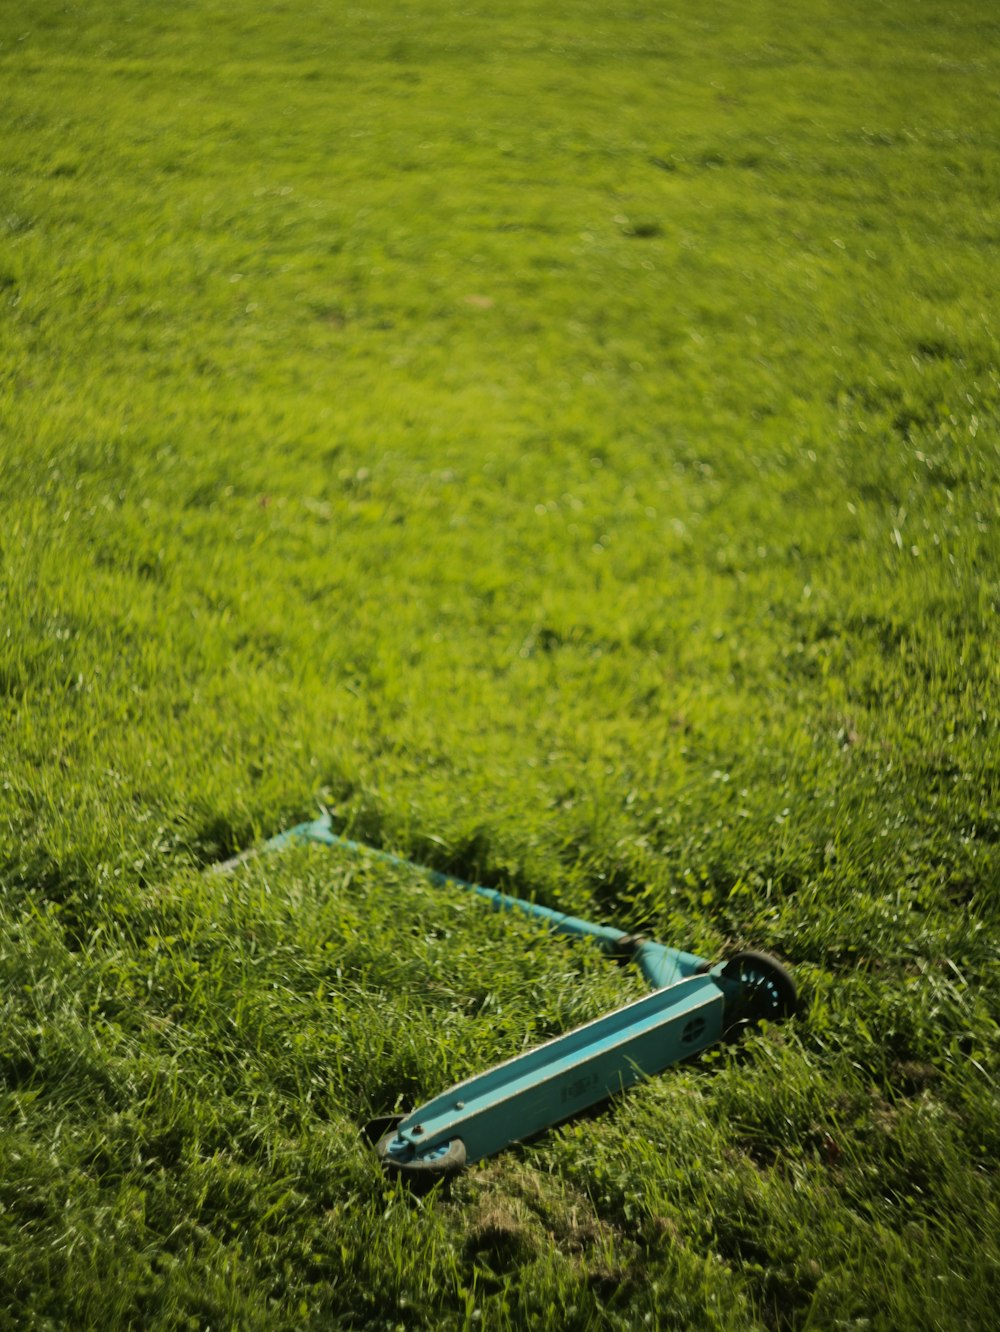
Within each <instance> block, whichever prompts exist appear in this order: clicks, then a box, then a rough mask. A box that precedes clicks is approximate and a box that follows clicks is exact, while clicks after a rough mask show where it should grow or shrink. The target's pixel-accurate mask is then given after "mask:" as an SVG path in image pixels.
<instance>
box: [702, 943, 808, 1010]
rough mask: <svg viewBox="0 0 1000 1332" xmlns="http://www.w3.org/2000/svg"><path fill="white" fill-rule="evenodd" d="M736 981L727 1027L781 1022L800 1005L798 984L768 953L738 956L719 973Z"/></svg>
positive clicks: (731, 959)
mask: <svg viewBox="0 0 1000 1332" xmlns="http://www.w3.org/2000/svg"><path fill="white" fill-rule="evenodd" d="M720 974H721V975H722V976H724V977H725V978H726V980H728V981H735V982H737V986H736V987H734V990H735V992H734V993H733V994H732V997H731V998H728V1000H727V1003H726V1024H727V1026H729V1027H733V1026H737V1025H739V1026H752V1025H753V1024H754V1023H755V1022H760V1021H762V1020H765V1021H767V1022H778V1021H780V1019H781V1018H787V1017H791V1016H792V1014H793V1013H794V1012H795V1009H796V1006H797V1004H798V994H797V992H796V989H795V982H794V981H793V980H792V978H791V976H790V975H789V974H788V972H787V971H786V970H785V968H784V967H783V966H782V965H781V963H780V962H779V961H778V960H777V958H774V957H771V956H770V955H769V954H767V953H754V952H748V953H737V954H736V955H735V956H734V957H731V958H730V959H729V961H728V962H727V963H726V964H725V966H724V967H723V968H722V971H721V973H720Z"/></svg>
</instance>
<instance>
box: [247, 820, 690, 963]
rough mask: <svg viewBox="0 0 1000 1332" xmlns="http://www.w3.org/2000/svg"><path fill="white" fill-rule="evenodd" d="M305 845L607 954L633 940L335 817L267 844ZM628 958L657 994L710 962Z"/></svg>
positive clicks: (657, 954)
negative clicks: (379, 844)
mask: <svg viewBox="0 0 1000 1332" xmlns="http://www.w3.org/2000/svg"><path fill="white" fill-rule="evenodd" d="M302 842H321V843H322V844H323V845H325V846H335V847H339V848H340V849H341V850H343V851H348V852H350V853H351V855H355V856H366V857H368V858H369V859H372V860H380V861H382V862H383V863H384V864H387V865H394V866H396V868H397V869H405V870H409V871H411V872H414V873H417V874H422V875H423V877H424V878H425V879H426V880H427V881H428V883H432V884H434V886H435V887H437V888H460V889H461V890H462V891H463V892H468V893H474V894H475V895H476V896H477V897H480V898H482V899H483V900H484V901H486V902H489V904H490V906H491V907H492V908H493V910H494V911H517V912H520V913H521V914H522V915H526V916H532V917H533V918H534V919H536V920H541V921H544V922H545V923H546V924H547V925H548V926H549V928H550V929H552V930H554V931H555V932H556V933H558V934H571V935H575V936H577V937H581V938H589V939H595V940H596V941H597V943H598V944H599V945H600V946H601V948H603V949H604V951H605V952H607V953H613V954H615V953H619V952H620V950H621V947H622V944H623V941H627V940H631V938H632V936H631V935H629V934H627V933H626V932H625V931H624V930H616V929H614V928H613V927H612V926H610V925H595V924H593V922H591V921H589V920H581V919H580V918H579V917H578V916H570V915H569V914H567V913H566V912H565V911H556V910H554V909H553V908H552V907H547V906H543V905H542V904H541V903H540V902H529V901H526V900H525V899H524V898H523V897H512V896H511V895H510V894H509V893H501V892H499V891H498V890H497V889H496V888H484V887H483V886H482V885H481V884H478V883H469V882H467V881H466V880H465V879H459V878H457V877H456V876H455V875H454V874H442V873H441V871H440V870H435V869H430V868H429V867H428V866H426V865H418V864H417V863H416V862H415V861H413V860H405V859H404V858H403V857H402V856H397V855H393V853H392V852H391V851H381V850H379V849H377V848H376V847H373V846H367V845H366V844H365V843H364V842H355V841H352V840H351V839H350V838H349V837H341V836H340V835H339V834H338V833H335V832H334V831H333V822H332V820H331V818H330V816H329V814H323V815H322V816H321V817H320V818H318V819H313V820H312V822H310V823H299V824H297V825H296V826H295V827H294V828H289V829H288V830H287V831H286V832H283V833H279V834H278V835H277V837H272V838H271V839H270V841H268V842H266V843H265V848H266V849H268V850H274V851H276V850H280V849H281V848H282V847H286V846H291V845H294V844H296V843H302ZM628 955H629V956H631V957H632V959H633V960H634V961H635V963H636V965H637V966H638V968H639V970H640V971H641V972H642V974H643V976H644V977H645V978H646V980H647V982H648V983H649V984H650V985H652V986H653V987H654V988H656V989H660V988H662V987H663V986H664V985H671V984H673V982H674V981H677V980H683V979H684V978H685V977H686V976H693V975H694V974H695V973H696V972H697V971H698V970H700V969H701V968H702V967H703V966H704V964H705V959H704V958H701V957H697V956H696V955H695V954H694V953H685V952H682V951H681V950H680V949H678V948H668V947H666V946H665V945H664V944H657V943H651V942H649V941H648V940H637V941H635V942H634V944H633V945H632V947H631V948H630V950H629V953H628Z"/></svg>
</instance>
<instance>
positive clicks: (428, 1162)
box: [375, 1120, 466, 1189]
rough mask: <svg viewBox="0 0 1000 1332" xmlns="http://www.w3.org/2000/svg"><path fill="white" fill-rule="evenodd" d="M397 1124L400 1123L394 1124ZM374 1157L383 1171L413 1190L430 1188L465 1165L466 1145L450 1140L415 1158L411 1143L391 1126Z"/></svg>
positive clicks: (456, 1139)
mask: <svg viewBox="0 0 1000 1332" xmlns="http://www.w3.org/2000/svg"><path fill="white" fill-rule="evenodd" d="M396 1122H397V1124H398V1123H399V1122H400V1121H399V1120H397V1121H396ZM375 1155H376V1156H377V1157H378V1159H379V1160H380V1161H381V1163H382V1166H383V1169H385V1170H386V1171H388V1172H389V1173H390V1174H393V1175H399V1176H400V1177H401V1178H403V1179H405V1180H406V1182H407V1183H408V1184H409V1185H410V1186H411V1187H412V1188H416V1189H429V1188H432V1187H433V1186H434V1185H435V1184H437V1183H438V1182H439V1181H440V1180H444V1179H450V1178H451V1176H452V1175H457V1174H458V1172H459V1171H460V1170H461V1169H463V1167H464V1166H465V1159H466V1157H465V1143H464V1142H463V1141H462V1139H461V1138H452V1139H451V1141H450V1142H443V1143H441V1145H440V1146H438V1147H433V1148H431V1150H430V1151H429V1152H425V1153H423V1154H422V1155H420V1156H418V1155H417V1154H416V1152H415V1150H414V1148H413V1144H412V1143H410V1142H407V1141H406V1139H404V1138H399V1137H397V1135H396V1128H395V1126H393V1127H392V1128H390V1129H389V1131H388V1132H387V1133H385V1134H384V1135H383V1136H382V1137H381V1138H379V1140H378V1142H376V1143H375Z"/></svg>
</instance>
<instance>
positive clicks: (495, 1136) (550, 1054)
mask: <svg viewBox="0 0 1000 1332" xmlns="http://www.w3.org/2000/svg"><path fill="white" fill-rule="evenodd" d="M723 1009H724V995H723V991H722V989H721V988H720V986H719V985H718V984H717V983H716V981H715V980H714V979H713V978H712V976H711V975H710V974H707V975H703V976H691V977H689V978H687V979H686V980H682V981H679V982H678V983H677V984H675V985H670V986H668V987H667V988H666V989H662V990H658V991H656V992H655V993H654V994H649V995H645V996H644V997H643V998H641V999H637V1000H635V1001H634V1002H633V1003H630V1004H626V1005H625V1006H624V1007H622V1008H618V1009H615V1010H614V1012H611V1013H606V1014H605V1015H604V1016H602V1017H599V1018H596V1019H595V1020H594V1021H592V1022H588V1023H585V1024H584V1025H583V1026H581V1027H576V1028H574V1029H573V1030H572V1031H569V1032H567V1033H566V1034H565V1035H563V1036H557V1037H555V1038H554V1039H553V1040H550V1041H546V1042H545V1043H544V1044H542V1045H539V1046H536V1047H535V1048H534V1049H532V1050H528V1051H527V1052H525V1053H524V1054H521V1055H516V1056H515V1057H514V1058H513V1059H508V1060H507V1061H506V1062H504V1063H502V1064H498V1065H496V1066H495V1067H494V1068H491V1069H488V1070H487V1071H486V1072H484V1073H479V1074H477V1075H476V1076H474V1077H471V1078H469V1079H467V1080H466V1081H465V1082H460V1083H458V1084H457V1085H456V1086H454V1087H451V1088H450V1089H449V1090H448V1091H446V1092H443V1093H442V1094H441V1095H439V1096H436V1097H435V1098H434V1099H433V1100H431V1101H428V1102H427V1103H426V1104H425V1105H423V1106H421V1107H420V1108H419V1109H417V1110H414V1111H413V1112H412V1113H411V1114H409V1115H407V1116H406V1118H405V1119H403V1120H402V1122H401V1123H400V1124H399V1125H398V1126H397V1127H396V1131H395V1136H394V1137H393V1138H391V1139H390V1140H389V1141H388V1142H386V1143H385V1145H384V1148H383V1153H384V1155H385V1157H386V1159H387V1163H391V1164H394V1165H398V1166H400V1167H401V1168H403V1169H404V1170H405V1168H406V1165H407V1163H408V1162H410V1161H415V1160H419V1159H420V1158H426V1157H429V1156H431V1155H433V1154H434V1153H435V1152H436V1151H437V1150H438V1149H439V1148H441V1147H442V1146H443V1145H444V1144H446V1143H448V1142H450V1141H452V1140H453V1139H456V1138H457V1139H460V1140H461V1141H462V1143H463V1144H464V1147H465V1157H466V1159H467V1160H469V1161H476V1160H479V1159H480V1158H481V1157H484V1156H491V1155H493V1153H494V1152H497V1151H500V1150H501V1149H502V1148H503V1147H506V1146H507V1145H508V1144H509V1143H511V1142H518V1141H521V1140H523V1139H524V1138H529V1137H531V1136H532V1135H533V1134H535V1133H538V1132H540V1131H541V1130H542V1129H545V1128H547V1127H549V1126H550V1125H552V1124H554V1123H558V1122H560V1121H561V1120H563V1119H567V1118H569V1117H570V1116H572V1115H575V1114H577V1113H579V1112H580V1111H581V1110H585V1109H587V1108H588V1107H589V1106H592V1105H595V1104H597V1103H598V1102H600V1101H603V1100H605V1099H606V1098H607V1097H609V1096H614V1095H616V1094H617V1093H618V1092H620V1091H622V1090H624V1089H625V1088H626V1087H629V1086H631V1085H632V1084H633V1083H635V1082H637V1081H638V1080H639V1079H640V1078H643V1077H649V1076H652V1075H653V1074H655V1073H659V1072H661V1071H662V1070H663V1069H664V1068H666V1067H667V1066H668V1065H669V1064H673V1063H676V1062H677V1061H678V1060H680V1059H685V1058H687V1057H688V1056H689V1055H692V1054H696V1053H697V1052H698V1051H700V1050H703V1049H705V1048H706V1046H709V1045H713V1044H715V1042H717V1041H718V1040H720V1039H721V1037H722V1027H723Z"/></svg>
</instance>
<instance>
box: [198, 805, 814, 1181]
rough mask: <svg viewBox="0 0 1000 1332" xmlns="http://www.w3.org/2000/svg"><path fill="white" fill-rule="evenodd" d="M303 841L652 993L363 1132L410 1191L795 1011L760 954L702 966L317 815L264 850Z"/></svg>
mask: <svg viewBox="0 0 1000 1332" xmlns="http://www.w3.org/2000/svg"><path fill="white" fill-rule="evenodd" d="M308 842H318V843H321V844H323V845H325V846H330V847H334V848H337V849H339V850H342V851H346V852H348V853H350V854H351V855H356V856H366V857H370V858H373V859H376V860H380V861H384V862H386V863H388V864H390V865H395V866H397V867H399V868H403V869H406V870H410V871H414V872H416V873H419V874H421V875H423V876H424V877H425V878H426V879H427V880H429V881H430V882H431V883H432V884H434V885H436V886H437V887H441V888H459V889H461V890H463V891H465V892H470V893H474V894H475V895H476V896H477V897H480V898H483V899H484V900H485V901H486V902H488V903H489V904H490V905H491V906H492V907H493V908H494V909H495V910H498V911H517V912H520V913H523V914H524V915H527V916H531V917H533V918H535V919H537V920H540V921H544V922H545V923H546V924H547V925H548V926H549V928H550V929H552V930H554V931H556V932H557V933H560V934H570V935H576V936H579V937H583V938H588V939H593V940H594V941H595V942H596V943H597V944H598V946H599V947H600V948H601V949H602V951H603V952H605V953H606V954H608V955H609V956H610V957H612V958H614V959H615V960H617V961H619V962H632V963H634V964H635V965H636V966H637V967H638V968H639V970H640V971H641V972H642V974H643V976H644V977H645V979H646V980H647V981H648V982H649V984H650V985H651V986H652V987H653V993H652V994H648V995H646V996H644V997H643V998H642V999H637V1000H635V1001H633V1002H632V1003H630V1004H626V1005H625V1006H624V1007H622V1008H618V1009H616V1010H615V1011H614V1012H612V1013H606V1014H605V1015H604V1016H603V1017H599V1018H596V1019H595V1020H594V1021H593V1022H587V1023H585V1024H584V1025H583V1026H582V1027H576V1028H575V1029H574V1030H572V1031H568V1032H566V1033H565V1034H564V1035H562V1036H556V1037H555V1038H554V1039H552V1040H550V1041H546V1042H544V1044H542V1045H539V1046H536V1047H535V1048H534V1049H533V1050H528V1051H526V1052H525V1053H524V1054H520V1055H516V1056H515V1057H514V1058H513V1059H508V1060H507V1061H506V1062H504V1063H502V1064H498V1065H497V1066H496V1067H495V1068H491V1069H488V1070H487V1071H486V1072H485V1073H478V1074H476V1075H475V1076H474V1077H471V1078H467V1079H466V1081H464V1082H460V1083H458V1084H457V1085H456V1086H454V1087H451V1088H449V1089H448V1091H445V1092H442V1093H441V1094H440V1095H439V1096H435V1097H434V1098H433V1099H432V1100H430V1101H428V1102H426V1104H424V1105H422V1106H420V1107H419V1108H418V1109H416V1110H412V1111H411V1112H410V1113H409V1114H407V1115H390V1116H384V1117H382V1118H379V1119H375V1120H373V1121H372V1122H371V1123H370V1124H368V1125H366V1127H365V1134H366V1136H367V1137H368V1140H369V1141H370V1142H371V1143H372V1145H373V1146H374V1148H375V1151H376V1154H377V1155H378V1157H379V1159H380V1160H381V1162H382V1164H383V1165H384V1166H385V1168H386V1169H387V1170H388V1171H391V1172H392V1173H394V1174H397V1175H399V1176H402V1177H403V1178H404V1179H406V1180H408V1181H409V1182H411V1183H413V1184H417V1185H424V1186H429V1185H431V1184H433V1183H435V1182H436V1181H438V1180H441V1179H444V1178H446V1177H448V1176H450V1175H453V1174H454V1173H455V1172H457V1171H459V1170H461V1169H462V1167H463V1166H464V1165H466V1164H467V1163H468V1162H472V1161H478V1160H481V1159H482V1158H483V1157H486V1156H492V1155H493V1154H494V1153H495V1152H499V1151H501V1150H502V1149H503V1148H504V1147H508V1146H509V1145H510V1144H511V1143H514V1142H520V1141H523V1140H524V1139H526V1138H530V1137H532V1136H534V1135H535V1134H537V1133H539V1132H541V1131H542V1130H544V1129H546V1128H549V1127H551V1126H552V1125H553V1124H558V1123H560V1122H561V1121H562V1120H564V1119H569V1118H571V1117H572V1116H573V1115H576V1114H578V1113H580V1112H581V1111H583V1110H586V1109H588V1108H589V1107H591V1106H593V1105H596V1104H597V1103H599V1102H601V1101H604V1100H606V1099H607V1098H608V1097H610V1096H614V1095H615V1094H617V1093H618V1092H621V1091H623V1090H624V1089H625V1088H627V1087H629V1086H631V1085H632V1084H633V1083H635V1082H637V1081H639V1080H640V1079H641V1078H645V1077H650V1076H652V1075H653V1074H654V1073H659V1072H661V1071H662V1070H663V1069H665V1068H667V1067H669V1065H670V1064H675V1063H677V1062H678V1061H679V1060H681V1059H687V1058H689V1057H690V1056H691V1055H695V1054H697V1053H698V1052H699V1051H701V1050H705V1049H707V1048H708V1047H709V1046H710V1045H715V1044H716V1043H718V1042H719V1041H724V1040H727V1039H731V1038H732V1037H733V1036H734V1035H736V1034H738V1033H739V1032H740V1031H741V1030H742V1029H743V1028H745V1027H747V1026H752V1025H753V1024H755V1023H757V1022H760V1021H761V1020H762V1019H766V1020H767V1021H776V1020H778V1019H781V1018H785V1017H789V1016H791V1014H792V1013H793V1012H794V1011H795V1005H796V992H795V984H794V982H793V980H792V978H791V976H790V975H789V974H788V972H787V971H786V970H785V968H784V967H783V966H782V965H781V963H780V962H778V961H777V960H776V959H775V958H773V957H769V956H768V955H767V954H766V953H757V952H743V953H736V954H735V955H734V956H733V957H730V958H729V959H728V960H725V961H722V962H718V963H712V962H710V961H708V960H707V959H706V958H703V957H698V956H696V955H695V954H694V953H685V952H683V951H681V950H680V949H677V948H668V947H666V946H665V945H663V944H658V943H654V942H652V941H651V940H649V939H645V938H643V937H642V936H641V935H634V934H627V933H626V932H625V931H624V930H616V929H613V928H611V927H610V926H607V925H595V924H592V923H591V922H590V921H586V920H579V919H578V918H577V917H575V916H569V915H566V914H564V913H563V912H560V911H554V910H553V909H552V908H551V907H546V906H541V905H540V904H538V903H535V902H526V901H524V900H523V899H522V898H519V897H511V896H509V895H508V894H506V893H501V892H498V891H497V890H496V889H494V888H484V887H481V886H480V885H479V884H474V883H466V882H465V881H464V880H463V879H458V878H455V877H454V876H452V875H450V874H442V873H441V872H440V871H438V870H433V869H429V868H428V867H427V866H424V865H417V864H414V862H413V861H410V860H404V859H403V858H402V857H400V856H394V855H392V854H391V853H390V852H388V851H380V850H377V849H376V848H374V847H370V846H366V845H365V844H364V843H362V842H355V841H351V840H350V839H349V838H346V837H341V836H340V835H339V834H337V833H335V832H334V831H333V824H332V821H331V819H330V817H329V815H326V814H325V815H323V816H322V817H321V818H319V819H315V820H314V821H313V822H311V823H300V824H298V825H297V826H296V827H294V828H290V829H289V830H288V831H287V832H283V833H280V834H279V835H278V836H277V837H273V838H271V840H270V841H269V842H267V843H266V844H265V849H269V850H278V849H280V848H282V847H286V846H290V845H294V844H297V843H299V844H300V843H308ZM233 863H234V862H229V863H228V865H227V866H226V867H222V866H220V868H227V867H228V866H230V865H232V864H233Z"/></svg>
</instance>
